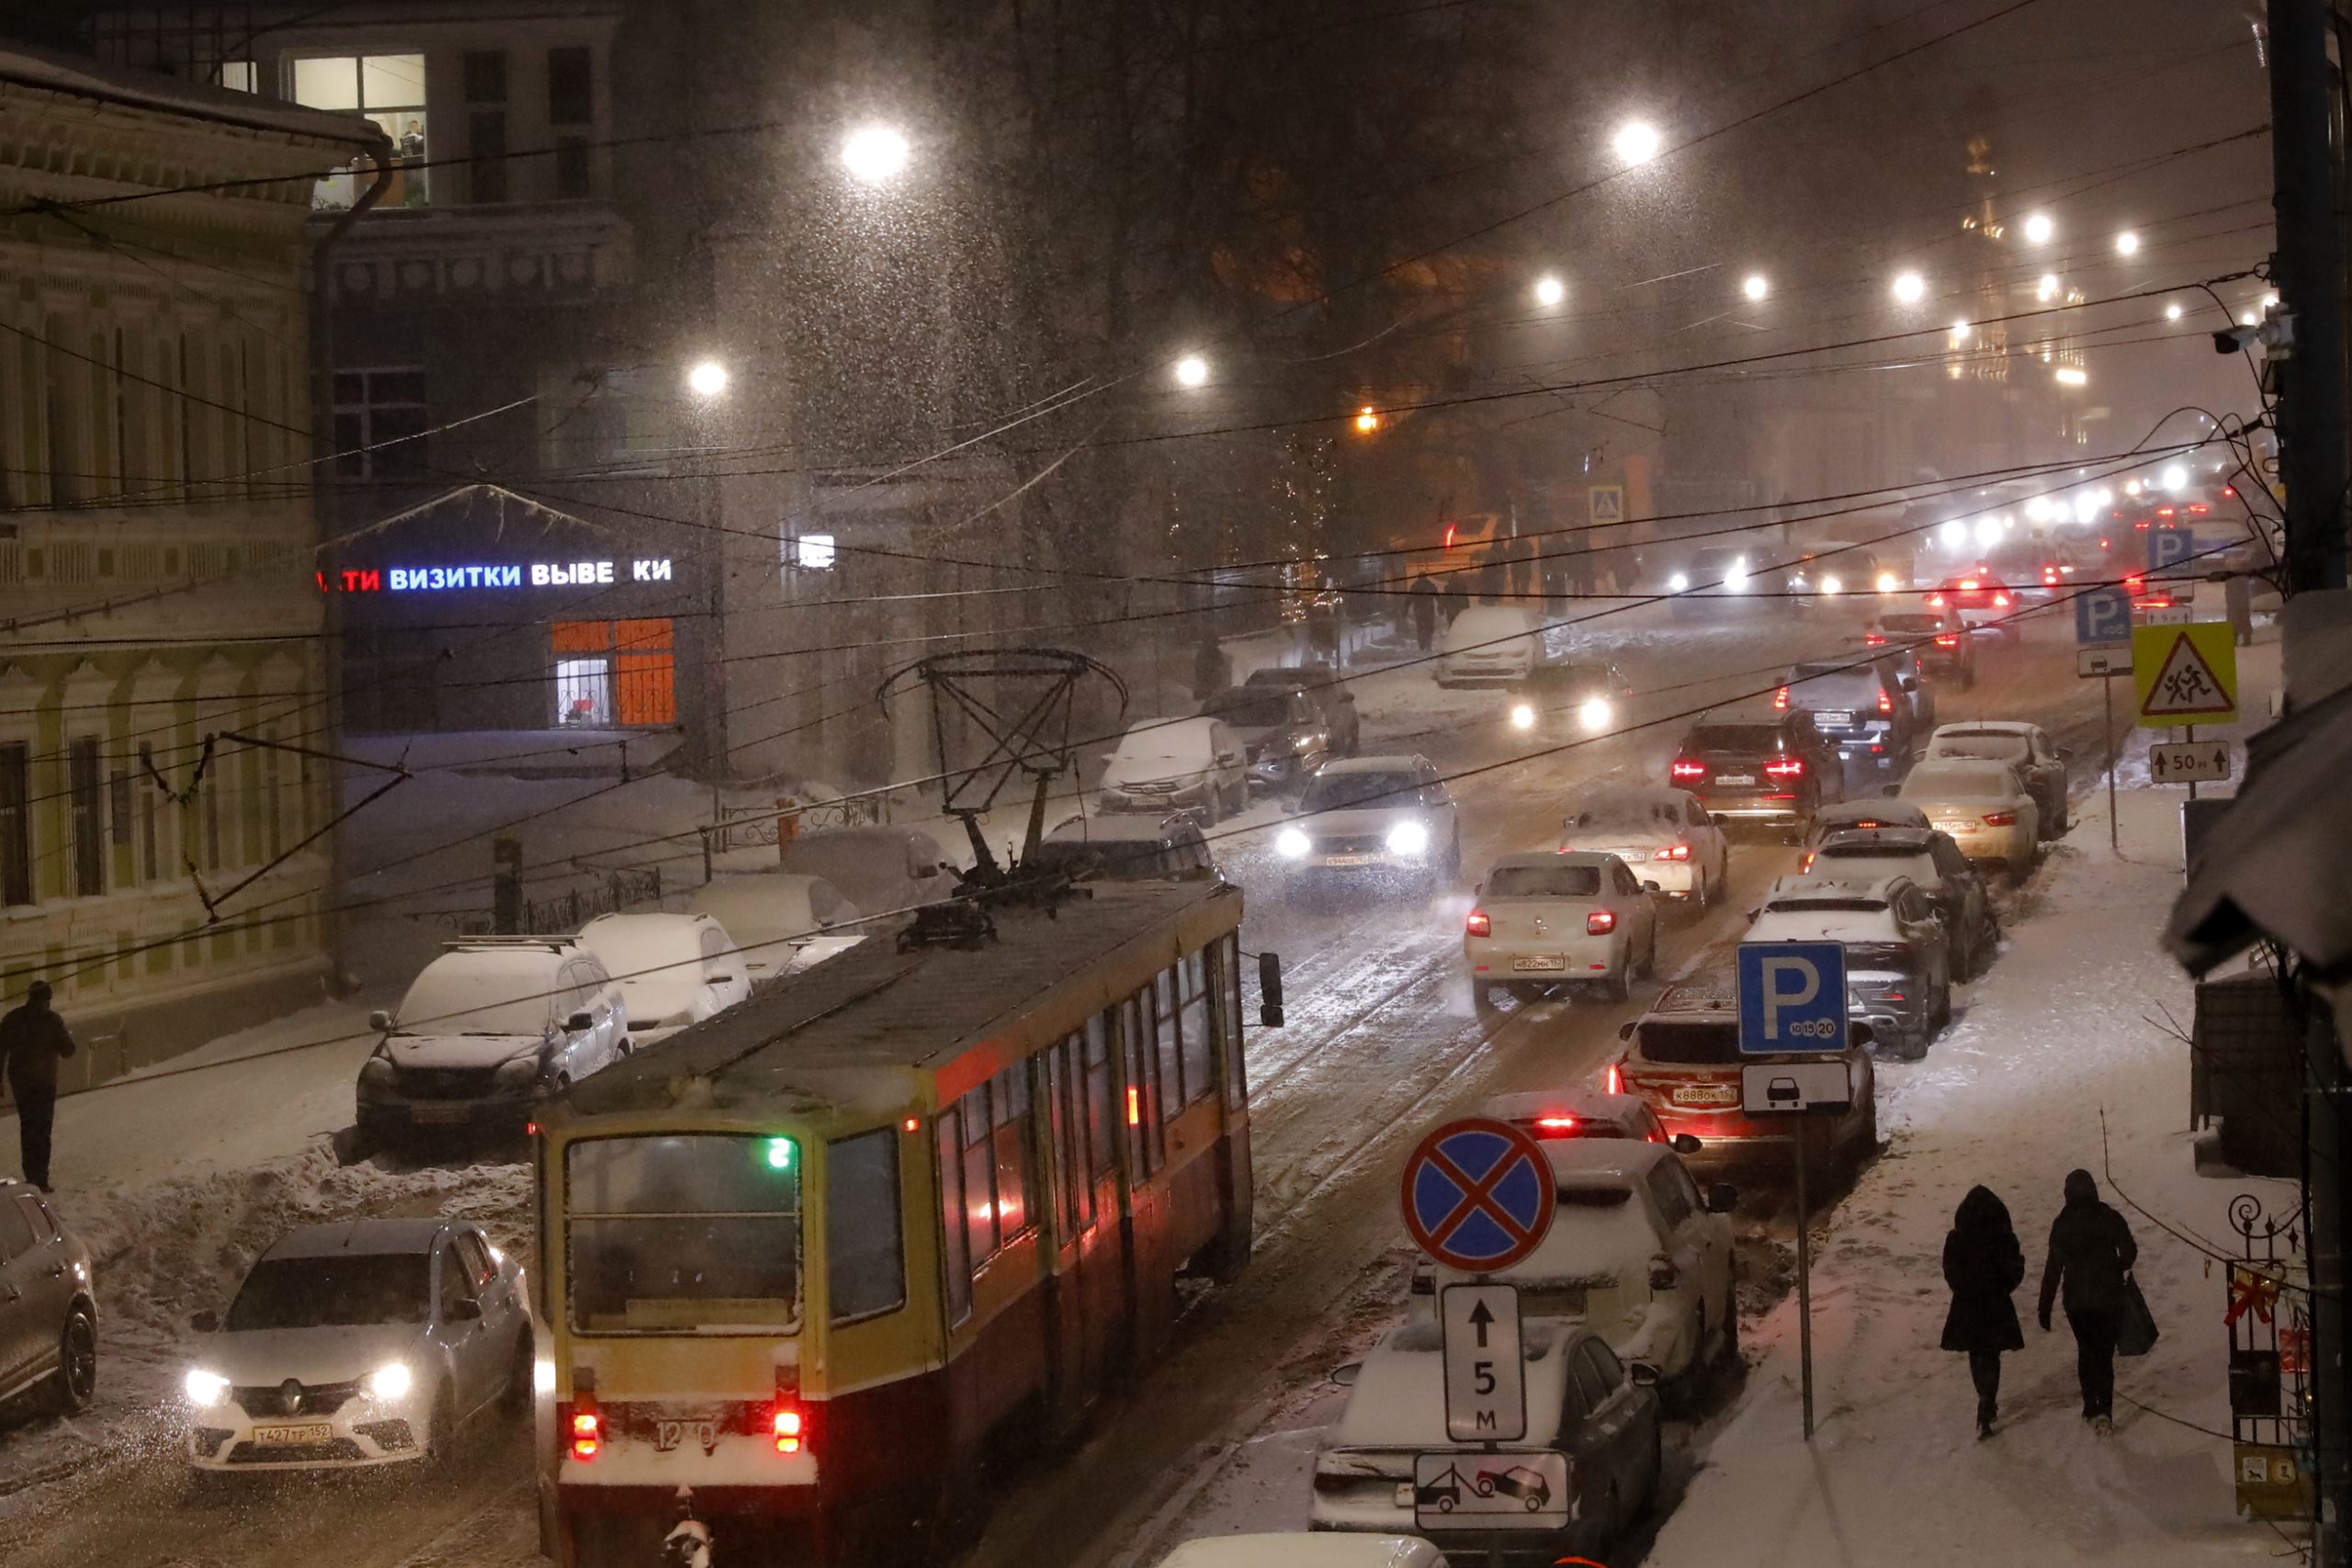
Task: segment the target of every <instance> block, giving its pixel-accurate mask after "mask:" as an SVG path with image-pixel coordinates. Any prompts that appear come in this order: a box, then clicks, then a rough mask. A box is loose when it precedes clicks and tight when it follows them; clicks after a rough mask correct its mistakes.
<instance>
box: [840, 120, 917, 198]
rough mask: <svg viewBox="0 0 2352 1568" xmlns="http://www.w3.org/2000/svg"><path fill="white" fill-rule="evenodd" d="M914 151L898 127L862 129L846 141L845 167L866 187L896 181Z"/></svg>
mask: <svg viewBox="0 0 2352 1568" xmlns="http://www.w3.org/2000/svg"><path fill="white" fill-rule="evenodd" d="M913 152H914V150H913V149H912V148H911V147H910V146H909V145H908V143H907V139H906V137H905V135H904V134H903V133H901V132H900V131H899V130H898V128H897V127H895V126H888V125H861V126H859V127H858V128H857V129H856V130H853V131H851V132H850V133H849V134H848V135H847V136H844V137H842V167H843V168H845V169H847V170H848V171H849V172H850V176H851V177H852V178H853V179H855V180H857V181H859V182H861V183H862V184H865V185H870V186H872V185H880V184H881V183H882V182H883V181H885V180H888V179H894V178H896V177H897V176H898V175H899V174H900V173H901V172H903V171H904V170H905V168H906V166H907V160H908V159H909V158H910V157H911V156H913Z"/></svg>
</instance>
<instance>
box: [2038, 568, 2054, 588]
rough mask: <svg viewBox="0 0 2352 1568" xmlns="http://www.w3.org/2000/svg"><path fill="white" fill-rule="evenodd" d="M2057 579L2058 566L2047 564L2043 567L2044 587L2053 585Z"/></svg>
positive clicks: (2042, 580)
mask: <svg viewBox="0 0 2352 1568" xmlns="http://www.w3.org/2000/svg"><path fill="white" fill-rule="evenodd" d="M2057 581H2058V569H2057V568H2056V567H2054V566H2045V567H2043V568H2042V569H2041V585H2042V586H2043V587H2044V588H2050V587H2053V586H2055V585H2056V583H2057Z"/></svg>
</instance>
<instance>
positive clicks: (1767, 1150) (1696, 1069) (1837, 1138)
mask: <svg viewBox="0 0 2352 1568" xmlns="http://www.w3.org/2000/svg"><path fill="white" fill-rule="evenodd" d="M1617 1034H1618V1038H1619V1039H1621V1040H1623V1041H1624V1042H1625V1049H1624V1050H1623V1052H1621V1053H1620V1054H1619V1055H1618V1057H1617V1059H1616V1060H1615V1061H1613V1062H1611V1064H1610V1065H1609V1066H1608V1068H1607V1069H1606V1071H1605V1072H1604V1074H1603V1082H1604V1083H1605V1084H1606V1085H1607V1087H1608V1088H1609V1089H1611V1091H1612V1092H1617V1093H1623V1094H1633V1095H1639V1096H1640V1097H1641V1098H1642V1099H1644V1100H1647V1101H1648V1102H1649V1106H1650V1109H1651V1110H1652V1111H1655V1112H1656V1113H1657V1119H1658V1123H1659V1125H1661V1126H1663V1127H1664V1128H1665V1129H1666V1131H1667V1133H1668V1135H1669V1136H1679V1135H1680V1134H1685V1133H1688V1134H1691V1136H1693V1137H1695V1138H1697V1139H1698V1140H1699V1142H1700V1145H1701V1148H1700V1152H1699V1153H1698V1154H1697V1155H1694V1156H1687V1157H1688V1158H1689V1159H1691V1162H1692V1163H1693V1164H1696V1165H1699V1166H1702V1167H1719V1166H1728V1165H1745V1164H1754V1163H1757V1162H1758V1161H1761V1160H1764V1159H1768V1158H1771V1157H1773V1156H1783V1155H1786V1154H1788V1153H1789V1152H1790V1150H1791V1148H1792V1145H1794V1142H1795V1140H1796V1139H1797V1138H1799V1137H1802V1138H1804V1140H1805V1148H1806V1156H1807V1158H1808V1160H1809V1161H1813V1162H1815V1164H1816V1168H1819V1167H1821V1166H1826V1165H1827V1164H1830V1163H1833V1162H1836V1163H1841V1164H1846V1165H1849V1166H1858V1165H1859V1164H1860V1162H1861V1161H1862V1160H1864V1159H1867V1158H1868V1157H1869V1156H1871V1154H1872V1153H1873V1152H1875V1151H1876V1150H1877V1148H1878V1100H1877V1085H1878V1077H1877V1073H1876V1071H1875V1069H1874V1067H1873V1066H1872V1064H1871V1055H1870V1051H1869V1050H1868V1049H1867V1047H1868V1046H1869V1044H1870V1042H1871V1032H1870V1030H1869V1029H1868V1028H1867V1027H1865V1026H1861V1025H1855V1026H1853V1027H1851V1028H1850V1029H1849V1031H1848V1034H1847V1045H1846V1049H1845V1051H1844V1052H1843V1053H1842V1060H1843V1061H1844V1062H1845V1065H1846V1075H1847V1082H1848V1089H1849V1093H1850V1094H1851V1095H1852V1097H1853V1099H1852V1108H1851V1109H1850V1110H1849V1111H1846V1112H1845V1113H1844V1114H1842V1115H1838V1116H1807V1117H1804V1118H1803V1119H1801V1120H1797V1121H1782V1120H1780V1119H1778V1118H1764V1119H1756V1118H1751V1117H1749V1116H1748V1114H1747V1111H1745V1110H1743V1109H1742V1098H1741V1094H1740V1069H1741V1067H1742V1066H1745V1065H1747V1064H1748V1063H1751V1062H1766V1063H1769V1062H1775V1061H1796V1060H1801V1059H1802V1060H1817V1059H1818V1058H1815V1057H1810V1056H1808V1057H1804V1058H1799V1057H1794V1056H1770V1055H1766V1056H1746V1055H1741V1054H1740V1049H1739V995H1738V991H1737V989H1736V987H1734V986H1733V984H1732V983H1731V980H1730V978H1729V976H1723V977H1720V978H1714V977H1710V978H1702V979H1699V980H1695V981H1690V982H1686V983H1684V984H1681V985H1678V986H1673V987H1668V989H1667V992H1666V994H1665V995H1663V996H1661V997H1660V998H1658V999H1657V1002H1656V1003H1654V1004H1653V1005H1652V1006H1651V1007H1650V1008H1649V1010H1647V1011H1645V1012H1644V1013H1643V1014H1642V1016H1641V1017H1640V1018H1638V1019H1636V1020H1634V1021H1633V1022H1631V1023H1628V1024H1625V1025H1623V1027H1622V1028H1620V1029H1619V1030H1618V1032H1617Z"/></svg>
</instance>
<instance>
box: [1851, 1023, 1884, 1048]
mask: <svg viewBox="0 0 2352 1568" xmlns="http://www.w3.org/2000/svg"><path fill="white" fill-rule="evenodd" d="M1877 1039H1878V1032H1877V1031H1876V1030H1874V1029H1872V1028H1871V1026H1870V1025H1869V1024H1867V1023H1849V1024H1848V1025H1847V1026H1846V1043H1847V1044H1849V1045H1857V1046H1859V1045H1868V1044H1871V1043H1873V1042H1875V1041H1876V1040H1877Z"/></svg>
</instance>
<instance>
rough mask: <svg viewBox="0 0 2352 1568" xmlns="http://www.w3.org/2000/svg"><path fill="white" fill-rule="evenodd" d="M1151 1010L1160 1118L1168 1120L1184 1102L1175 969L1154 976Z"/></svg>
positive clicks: (1164, 1120) (1182, 1061)
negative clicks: (1178, 1039)
mask: <svg viewBox="0 0 2352 1568" xmlns="http://www.w3.org/2000/svg"><path fill="white" fill-rule="evenodd" d="M1150 999H1151V1013H1152V1020H1153V1023H1154V1026H1155V1035H1156V1037H1157V1038H1158V1040H1159V1093H1160V1102H1159V1103H1160V1107H1161V1109H1160V1112H1159V1119H1160V1120H1161V1121H1162V1122H1166V1121H1167V1120H1168V1119H1169V1117H1170V1115H1172V1114H1174V1112H1175V1111H1176V1110H1177V1109H1178V1108H1179V1107H1180V1106H1182V1104H1183V1103H1184V1098H1185V1096H1184V1054H1183V1051H1182V1048H1181V1046H1180V1045H1179V1044H1178V1042H1177V1038H1176V971H1175V970H1173V969H1162V970H1161V971H1160V972H1159V974H1157V975H1154V976H1152V977H1151V998H1150Z"/></svg>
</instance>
